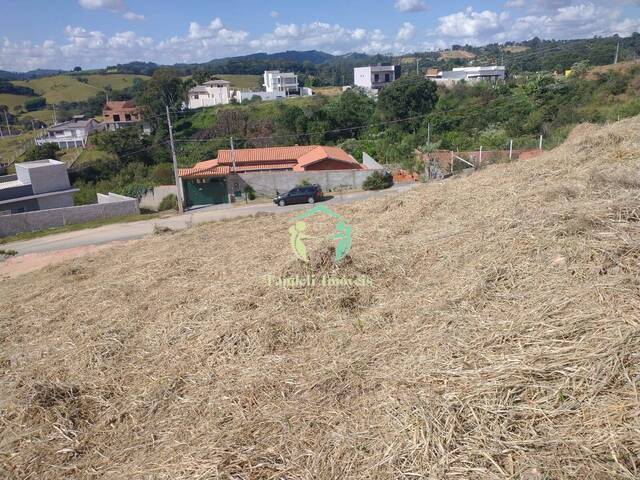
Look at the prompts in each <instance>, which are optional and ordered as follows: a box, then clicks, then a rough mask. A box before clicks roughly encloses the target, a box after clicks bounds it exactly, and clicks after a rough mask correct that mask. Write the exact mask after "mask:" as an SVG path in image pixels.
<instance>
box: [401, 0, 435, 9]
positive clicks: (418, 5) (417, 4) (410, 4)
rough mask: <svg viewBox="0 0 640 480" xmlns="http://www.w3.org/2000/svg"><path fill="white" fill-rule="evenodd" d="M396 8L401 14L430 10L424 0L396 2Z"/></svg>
mask: <svg viewBox="0 0 640 480" xmlns="http://www.w3.org/2000/svg"><path fill="white" fill-rule="evenodd" d="M395 6H396V10H399V11H401V12H423V11H425V10H428V9H429V7H428V5H427V4H426V3H425V2H424V0H395Z"/></svg>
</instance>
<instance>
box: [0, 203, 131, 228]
mask: <svg viewBox="0 0 640 480" xmlns="http://www.w3.org/2000/svg"><path fill="white" fill-rule="evenodd" d="M138 213H140V210H139V208H138V201H137V200H136V199H135V198H130V197H125V196H122V195H116V194H114V193H109V194H108V195H102V194H98V203H96V204H93V205H82V206H78V207H67V208H53V209H50V210H39V211H35V212H27V213H18V214H15V215H3V216H0V237H6V236H10V235H16V234H18V233H21V232H34V231H37V230H44V229H47V228H53V227H62V226H64V225H73V224H76V223H85V222H90V221H92V220H99V219H104V218H112V217H120V216H125V215H137V214H138Z"/></svg>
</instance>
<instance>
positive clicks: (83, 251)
mask: <svg viewBox="0 0 640 480" xmlns="http://www.w3.org/2000/svg"><path fill="white" fill-rule="evenodd" d="M124 243H126V242H112V243H110V244H108V245H90V246H86V247H76V248H69V249H66V250H58V251H54V252H43V253H29V254H27V255H20V256H12V257H8V258H6V259H5V260H4V261H2V262H0V280H1V279H3V278H15V277H17V276H19V275H24V274H25V273H29V272H33V271H35V270H39V269H41V268H44V267H48V266H50V265H57V264H60V263H63V262H66V261H68V260H71V259H74V258H79V257H82V256H84V255H87V254H89V253H93V252H99V251H101V250H104V249H106V248H109V247H113V246H115V245H118V244H120V245H122V244H124Z"/></svg>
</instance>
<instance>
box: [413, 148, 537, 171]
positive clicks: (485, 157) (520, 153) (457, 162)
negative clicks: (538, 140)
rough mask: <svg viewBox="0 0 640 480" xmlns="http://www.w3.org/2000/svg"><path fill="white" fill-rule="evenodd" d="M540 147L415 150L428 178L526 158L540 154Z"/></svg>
mask: <svg viewBox="0 0 640 480" xmlns="http://www.w3.org/2000/svg"><path fill="white" fill-rule="evenodd" d="M542 153H543V150H540V149H522V150H483V149H482V148H480V149H479V150H468V151H464V152H454V151H450V150H436V151H435V152H431V153H422V152H417V155H418V158H420V159H421V160H423V161H424V162H425V165H426V170H427V173H428V175H429V177H430V178H442V177H445V176H447V175H450V174H451V173H453V172H454V171H457V170H462V169H465V168H481V167H483V166H486V165H491V164H493V163H501V162H508V161H511V160H526V159H529V158H534V157H537V156H538V155H541V154H542Z"/></svg>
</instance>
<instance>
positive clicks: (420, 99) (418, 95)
mask: <svg viewBox="0 0 640 480" xmlns="http://www.w3.org/2000/svg"><path fill="white" fill-rule="evenodd" d="M437 101H438V94H437V91H436V84H435V82H432V81H431V80H427V79H426V78H421V77H418V76H415V75H409V76H406V77H400V79H398V80H396V81H395V82H394V83H392V84H391V85H389V86H388V87H386V88H384V89H383V90H382V91H381V92H380V94H379V96H378V110H379V111H380V114H381V115H382V118H384V119H385V120H390V121H394V120H403V119H406V118H410V117H417V116H423V115H426V114H428V113H429V112H430V111H431V110H433V107H434V106H435V104H436V102H437ZM419 123H420V119H419V118H417V119H415V120H413V121H406V122H403V123H402V125H403V126H404V128H405V129H414V130H415V128H416V127H417V125H419Z"/></svg>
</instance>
